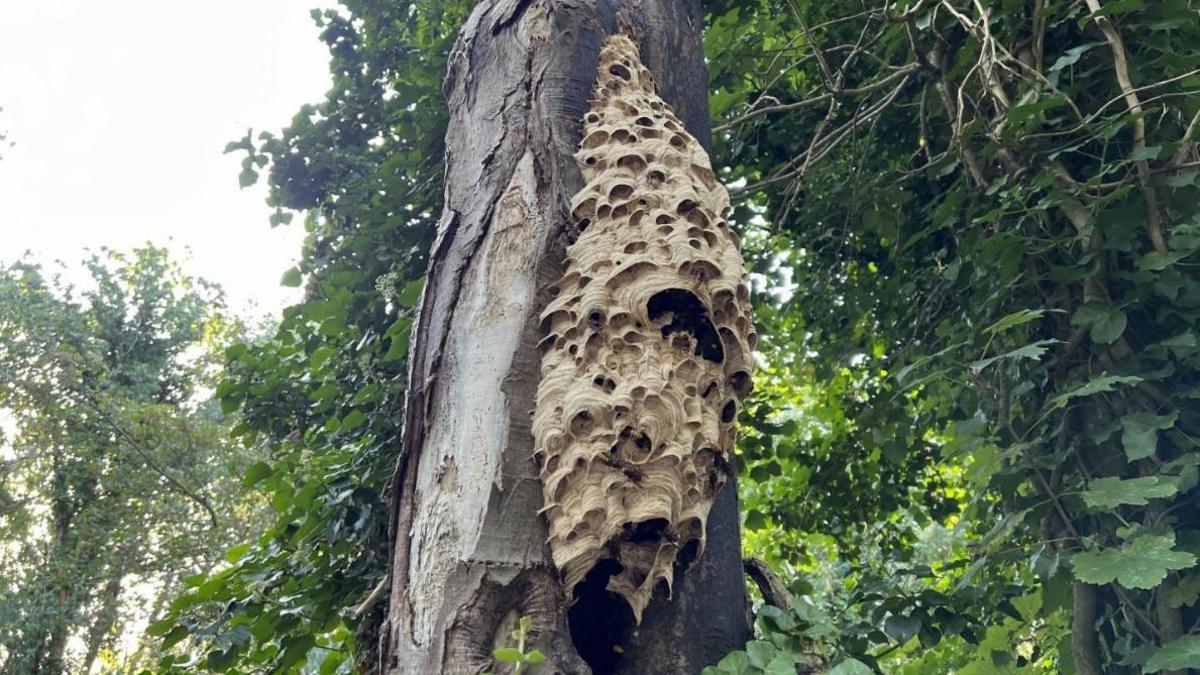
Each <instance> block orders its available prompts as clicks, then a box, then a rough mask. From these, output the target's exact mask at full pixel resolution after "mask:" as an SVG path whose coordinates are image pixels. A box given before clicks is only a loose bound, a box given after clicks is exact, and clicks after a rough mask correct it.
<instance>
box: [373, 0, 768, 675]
mask: <svg viewBox="0 0 1200 675" xmlns="http://www.w3.org/2000/svg"><path fill="white" fill-rule="evenodd" d="M701 24H702V15H701V12H700V8H699V2H698V1H697V0H483V1H482V2H480V3H479V6H477V7H476V9H475V11H474V12H473V13H472V15H471V17H470V19H469V20H468V21H467V23H466V25H465V26H464V27H463V29H462V32H461V34H460V36H459V39H458V42H457V43H456V45H455V47H454V49H453V52H452V54H451V57H450V66H449V74H448V76H447V79H446V84H445V93H446V96H447V98H448V103H449V107H450V123H449V127H448V129H447V136H446V141H447V142H446V147H447V152H446V202H445V210H444V213H443V216H442V219H441V222H440V224H439V229H438V237H437V241H436V242H435V244H434V249H433V252H432V255H431V261H430V268H429V274H428V278H427V282H426V288H425V293H424V297H423V298H422V301H421V310H420V316H419V318H418V321H417V327H416V330H415V332H414V340H413V347H412V352H411V356H410V359H411V372H410V381H409V384H410V387H409V394H408V401H407V407H406V411H405V424H404V433H403V440H402V447H401V455H400V462H399V465H398V468H397V472H396V477H395V480H394V483H393V487H392V500H393V508H394V512H393V519H394V520H393V522H394V525H393V530H392V532H393V544H392V555H391V564H390V573H391V582H390V583H391V595H390V600H389V605H388V619H387V625H385V626H384V628H383V631H382V638H381V640H382V641H381V644H380V663H379V670H380V672H382V673H475V672H481V671H482V670H485V669H493V670H495V671H496V672H507V671H505V670H504V668H505V666H503V664H494V663H493V662H492V657H491V654H492V651H493V650H494V649H495V648H496V647H501V646H512V645H509V637H508V635H509V632H510V631H511V630H512V628H513V627H514V626H515V625H516V623H517V621H518V619H519V618H520V617H522V616H527V617H529V618H530V620H531V622H532V629H531V642H530V644H529V645H527V649H531V648H533V647H536V648H538V649H540V650H541V651H543V652H544V653H545V654H546V656H547V661H546V663H545V664H544V665H542V666H538V667H535V668H533V669H528V670H525V671H523V672H532V673H588V672H592V673H695V672H699V671H700V670H701V669H702V668H703V666H705V665H708V664H711V663H714V662H715V661H716V660H718V659H719V658H720V657H721V656H722V655H723V654H724V653H726V652H728V651H729V650H731V649H735V648H738V647H739V646H741V645H742V644H743V643H744V642H745V641H746V640H747V639H748V637H749V622H748V612H747V600H746V593H745V582H744V578H743V576H742V561H741V557H740V542H739V532H738V511H737V492H736V486H735V485H734V484H733V483H734V481H733V480H732V479H730V480H728V481H727V482H726V484H725V485H724V487H723V488H720V489H719V491H718V492H717V493H716V501H715V503H714V504H713V506H712V509H711V512H710V513H709V516H708V520H707V528H706V531H707V542H706V544H705V548H704V553H703V555H702V556H701V557H700V558H699V559H698V560H696V561H695V562H693V563H691V564H690V565H688V566H685V564H684V563H681V564H679V565H677V566H676V569H675V583H674V586H673V594H672V596H671V599H670V600H668V599H667V598H666V597H656V598H655V599H654V600H653V601H652V602H651V604H650V605H649V607H648V608H647V609H646V610H645V613H644V615H643V616H642V620H641V622H640V624H635V622H634V620H633V616H632V613H631V612H630V611H629V608H628V607H627V606H626V605H624V604H623V601H621V600H620V599H619V598H618V597H617V596H615V595H613V594H612V593H609V592H608V591H606V590H605V589H604V585H603V584H602V583H601V584H599V585H598V586H597V585H596V584H593V583H589V582H588V581H587V580H585V581H584V582H583V583H581V584H580V585H579V586H577V587H576V588H575V591H574V593H573V597H572V598H567V597H566V593H565V592H564V586H563V582H562V579H561V577H560V575H559V573H558V571H557V570H556V569H555V567H554V566H553V564H552V562H551V557H550V551H549V548H548V547H547V543H546V542H547V537H548V533H547V526H546V523H545V521H544V519H543V518H542V517H541V516H540V515H539V511H540V509H541V508H542V503H543V500H542V487H541V484H540V482H539V477H538V466H537V465H536V464H535V462H534V459H533V452H534V439H533V432H532V428H531V421H532V420H531V413H532V411H533V409H534V406H535V395H536V392H537V388H538V383H539V352H538V348H537V345H538V341H539V339H540V338H541V337H542V335H541V331H540V329H539V314H540V312H541V311H542V309H543V308H544V307H545V306H546V303H547V301H548V299H549V297H548V296H549V292H548V289H549V287H550V285H551V284H552V282H554V281H555V280H556V279H557V278H558V277H559V276H560V274H561V273H562V271H563V266H564V259H565V250H566V246H567V244H568V240H569V239H570V238H571V237H572V236H573V234H574V233H573V231H572V230H573V228H572V225H571V220H570V216H569V214H568V211H569V210H570V202H571V198H572V197H573V196H574V195H575V194H576V193H577V192H578V191H579V190H580V188H581V187H583V179H582V177H581V173H580V171H579V169H578V167H577V166H576V163H575V159H574V154H575V151H576V150H577V149H578V147H579V142H580V131H581V128H582V121H583V117H584V115H585V113H586V112H587V110H588V105H589V99H590V97H591V94H592V89H593V86H594V85H595V83H596V78H597V75H596V73H597V64H598V62H599V54H600V50H601V46H602V43H603V42H604V39H605V38H606V37H607V36H609V35H613V34H617V33H625V34H627V35H628V36H629V37H631V38H632V39H633V40H634V42H635V43H636V44H637V45H638V46H639V48H640V50H641V57H642V60H643V62H644V63H645V65H646V67H647V68H649V70H650V71H651V72H652V73H653V75H654V77H655V79H656V80H657V82H658V89H659V94H660V95H661V97H662V98H663V99H664V100H665V101H666V102H667V103H669V104H670V105H671V106H673V107H674V109H675V111H676V114H677V115H678V117H679V119H680V120H681V121H682V122H683V124H684V126H685V127H686V128H687V130H688V131H689V132H691V134H692V135H694V136H695V137H696V138H698V139H700V140H701V142H702V143H704V144H705V145H707V141H708V138H709V133H710V128H709V119H708V103H707V82H706V73H705V68H704V61H703V53H702V50H701V40H700V37H701V35H700V31H701Z"/></svg>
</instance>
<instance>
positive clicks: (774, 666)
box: [763, 654, 796, 675]
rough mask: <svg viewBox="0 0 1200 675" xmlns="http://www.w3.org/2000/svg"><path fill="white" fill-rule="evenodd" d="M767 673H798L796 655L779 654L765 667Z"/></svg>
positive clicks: (790, 674) (780, 674)
mask: <svg viewBox="0 0 1200 675" xmlns="http://www.w3.org/2000/svg"><path fill="white" fill-rule="evenodd" d="M763 673H764V674H765V675H796V657H795V656H792V655H791V654H778V655H776V656H775V658H773V659H771V662H770V663H768V664H767V665H766V667H765V668H763Z"/></svg>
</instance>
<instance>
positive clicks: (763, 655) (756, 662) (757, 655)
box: [746, 640, 777, 668]
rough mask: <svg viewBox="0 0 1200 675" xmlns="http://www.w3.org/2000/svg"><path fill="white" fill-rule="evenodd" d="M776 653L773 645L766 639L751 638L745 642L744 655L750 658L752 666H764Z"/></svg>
mask: <svg viewBox="0 0 1200 675" xmlns="http://www.w3.org/2000/svg"><path fill="white" fill-rule="evenodd" d="M776 653H777V650H776V649H775V645H773V644H771V643H770V642H767V641H766V640H753V641H751V642H747V643H746V656H747V657H749V658H750V665H752V666H756V667H758V668H766V667H767V664H768V663H770V662H771V659H774V658H775V654H776Z"/></svg>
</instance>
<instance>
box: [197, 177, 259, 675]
mask: <svg viewBox="0 0 1200 675" xmlns="http://www.w3.org/2000/svg"><path fill="white" fill-rule="evenodd" d="M257 182H258V172H257V171H255V170H254V169H253V168H252V167H249V166H248V167H245V168H244V169H242V171H241V173H239V174H238V186H239V187H243V188H248V187H250V186H251V185H254V184H255V183H257ZM209 656H210V658H211V654H210V655H209Z"/></svg>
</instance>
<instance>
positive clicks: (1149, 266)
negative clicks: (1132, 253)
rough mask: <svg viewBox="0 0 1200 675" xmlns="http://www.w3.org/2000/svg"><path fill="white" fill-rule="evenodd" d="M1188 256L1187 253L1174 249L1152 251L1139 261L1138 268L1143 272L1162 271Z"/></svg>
mask: <svg viewBox="0 0 1200 675" xmlns="http://www.w3.org/2000/svg"><path fill="white" fill-rule="evenodd" d="M1186 257H1187V253H1181V252H1179V251H1172V252H1170V253H1159V252H1158V251H1151V252H1149V253H1147V254H1146V255H1144V256H1142V257H1141V258H1140V259H1138V261H1137V268H1138V270H1140V271H1142V272H1161V271H1163V270H1165V269H1167V268H1168V267H1171V266H1172V265H1174V264H1175V263H1177V262H1179V261H1180V260H1183V259H1184V258H1186Z"/></svg>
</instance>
